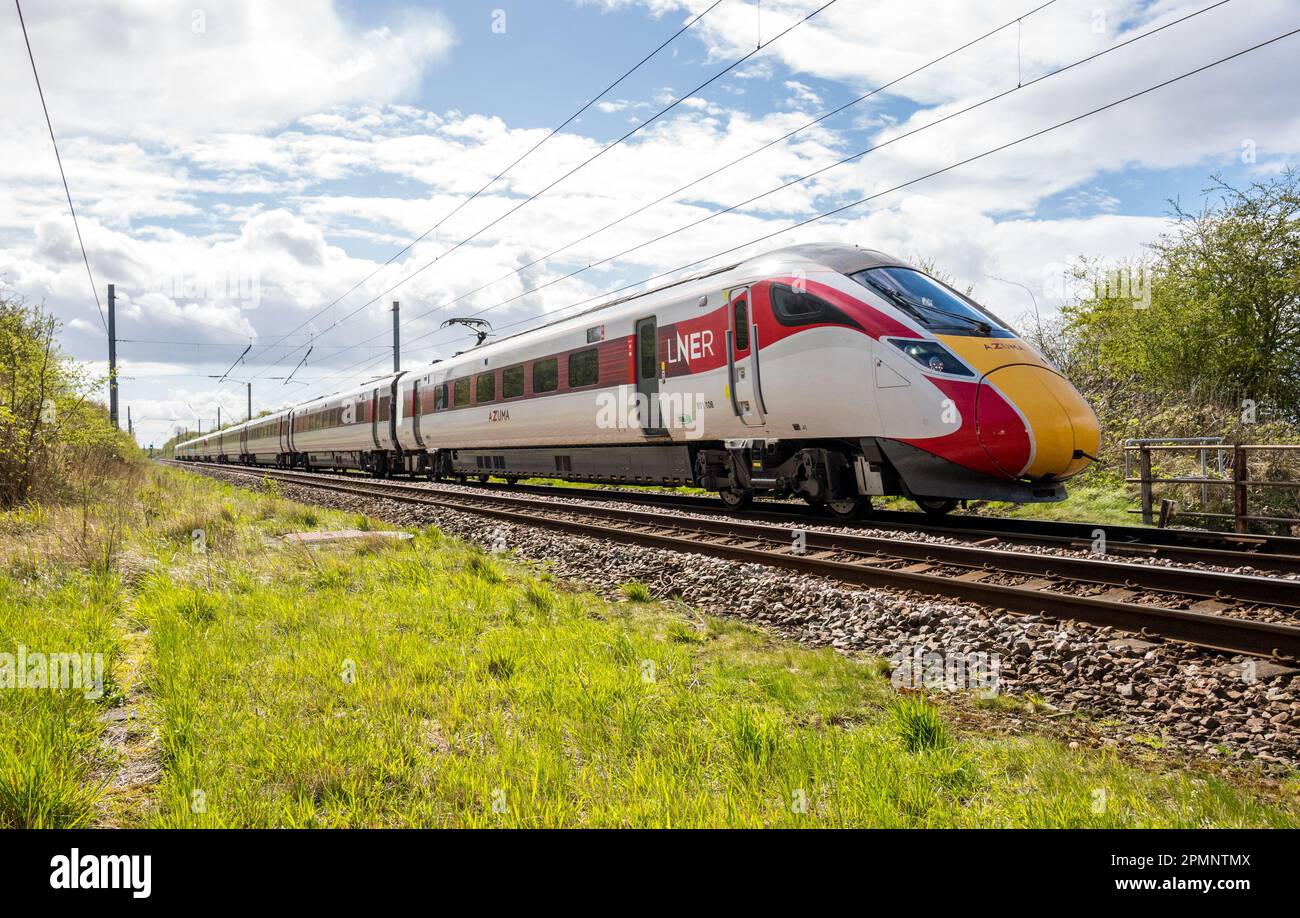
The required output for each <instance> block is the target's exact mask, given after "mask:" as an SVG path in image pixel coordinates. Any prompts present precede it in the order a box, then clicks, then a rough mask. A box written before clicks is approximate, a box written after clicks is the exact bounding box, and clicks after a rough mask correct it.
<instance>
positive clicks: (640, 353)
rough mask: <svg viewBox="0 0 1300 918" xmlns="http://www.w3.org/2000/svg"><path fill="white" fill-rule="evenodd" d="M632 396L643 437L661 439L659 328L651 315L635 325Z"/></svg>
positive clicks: (662, 431)
mask: <svg viewBox="0 0 1300 918" xmlns="http://www.w3.org/2000/svg"><path fill="white" fill-rule="evenodd" d="M636 394H637V411H638V421H639V423H640V424H641V432H642V433H644V434H645V435H646V436H647V437H661V436H663V435H664V434H665V433H666V432H667V431H665V430H664V428H663V425H662V423H660V417H659V329H658V324H657V323H656V321H655V317H654V316H650V317H649V318H647V319H638V320H637V323H636Z"/></svg>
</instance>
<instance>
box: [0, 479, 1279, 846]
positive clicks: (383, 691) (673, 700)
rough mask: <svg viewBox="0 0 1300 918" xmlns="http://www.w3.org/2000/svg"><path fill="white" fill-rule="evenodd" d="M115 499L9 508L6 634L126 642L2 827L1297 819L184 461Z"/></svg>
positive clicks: (709, 625) (883, 680)
mask: <svg viewBox="0 0 1300 918" xmlns="http://www.w3.org/2000/svg"><path fill="white" fill-rule="evenodd" d="M105 498H106V499H105V500H103V501H100V502H99V503H97V504H95V505H94V506H92V507H89V508H85V507H82V508H78V507H71V506H69V507H54V508H47V509H40V510H35V509H33V510H28V511H23V512H18V513H13V514H10V515H8V516H7V517H5V518H4V519H3V523H2V524H0V564H2V565H3V567H0V595H2V596H3V603H0V645H3V646H0V650H6V651H11V650H12V649H13V647H14V645H16V644H18V643H22V644H23V645H25V647H26V648H28V650H60V651H77V652H81V651H83V650H84V651H98V652H103V653H104V654H106V657H107V674H106V675H107V678H106V679H105V691H104V693H103V695H102V696H101V697H98V698H87V697H85V695H84V693H82V692H80V691H77V690H60V691H51V690H38V689H21V690H20V689H15V690H5V691H0V825H4V826H13V825H42V826H67V825H145V826H196V825H197V826H322V825H327V826H334V825H364V826H370V825H393V826H400V825H456V826H543V825H545V826H552V825H663V826H668V825H671V826H684V825H735V826H746V825H784V826H799V825H817V826H827V825H831V826H834V825H868V826H953V825H1029V826H1036V825H1047V826H1075V825H1078V826H1134V825H1137V826H1141V825H1185V826H1197V825H1231V826H1236V825H1295V824H1300V798H1298V797H1297V792H1300V782H1297V781H1296V780H1294V779H1293V780H1292V781H1290V782H1289V783H1281V784H1279V783H1276V782H1271V781H1270V782H1265V781H1263V780H1256V779H1254V778H1252V777H1250V776H1249V775H1247V774H1245V773H1240V772H1233V773H1224V774H1219V775H1215V774H1210V773H1199V772H1182V771H1178V772H1167V773H1161V772H1159V771H1156V770H1153V768H1148V767H1146V766H1139V765H1135V764H1132V763H1129V762H1125V761H1121V760H1119V759H1118V758H1116V757H1115V756H1114V755H1113V754H1109V753H1104V752H1098V751H1093V750H1089V749H1073V750H1072V749H1068V748H1065V747H1064V746H1063V745H1061V744H1060V743H1058V742H1056V741H1054V740H1051V739H1048V738H1042V737H1004V736H997V735H995V734H994V733H983V732H980V731H979V730H978V728H974V727H970V728H965V727H964V728H961V729H958V728H957V727H955V726H954V723H955V721H956V719H957V718H956V716H955V714H954V710H955V709H953V710H950V709H949V706H948V704H947V703H946V702H945V701H944V700H943V699H938V700H937V702H938V703H937V704H936V703H934V701H933V700H928V699H924V698H922V697H920V696H918V695H915V694H909V695H907V696H905V697H900V696H899V695H897V694H896V693H895V692H894V690H893V689H892V687H891V686H890V683H889V681H888V678H887V676H886V671H885V667H883V666H882V665H881V664H880V661H875V660H850V659H845V658H843V657H841V656H839V655H837V654H835V653H833V652H831V651H829V650H809V649H804V648H799V647H796V646H792V645H790V644H788V643H786V642H783V641H779V640H776V639H774V638H771V637H769V636H766V635H764V634H762V633H760V632H757V631H755V630H753V629H752V628H750V627H749V626H747V625H744V624H741V623H738V622H735V621H731V620H725V619H711V618H702V617H699V616H697V615H695V614H694V613H692V612H691V610H689V609H686V608H685V607H682V606H680V605H674V604H660V603H655V602H647V601H645V599H646V593H645V592H644V590H643V589H638V585H631V584H629V585H628V586H627V588H626V589H625V590H624V591H623V592H624V596H625V597H626V599H625V600H624V601H621V602H616V603H607V602H605V601H603V600H601V599H599V598H597V597H594V596H592V595H590V594H586V593H581V592H574V591H572V590H571V589H570V588H568V587H567V586H565V585H563V584H559V583H555V582H552V581H550V580H549V579H548V578H547V577H546V576H545V575H544V574H540V575H539V573H538V572H537V571H536V570H535V569H532V568H529V567H525V566H521V565H518V564H516V563H514V562H513V561H512V560H511V559H510V558H509V557H506V556H492V555H488V554H484V553H483V552H482V551H480V550H477V549H475V548H472V547H470V546H466V545H464V544H462V543H459V542H456V541H454V540H451V539H449V538H446V537H444V536H442V535H441V534H440V533H438V532H437V531H436V530H432V529H426V530H421V531H413V532H412V535H413V537H412V538H410V539H408V540H403V541H397V540H392V539H388V538H385V537H382V536H379V535H371V536H369V537H364V538H360V539H355V540H348V541H340V542H334V543H322V544H316V545H308V544H301V543H297V542H293V541H286V540H284V539H282V538H280V537H281V536H283V535H284V534H286V533H289V532H297V531H305V530H338V529H345V528H354V529H361V530H374V529H377V528H381V524H379V523H378V522H376V521H374V520H370V519H366V518H362V517H358V516H356V515H352V514H346V513H340V512H335V511H327V510H321V509H318V508H313V507H309V506H305V505H301V504H296V503H293V502H291V501H288V500H285V499H283V498H281V497H280V496H278V493H277V492H276V491H275V490H274V488H272V489H271V490H270V491H269V492H268V493H262V494H255V493H252V492H248V491H244V490H240V489H236V488H234V487H231V486H227V485H223V484H219V483H217V482H214V481H212V480H210V479H206V478H202V477H199V476H195V475H192V474H188V473H184V472H180V471H175V470H170V469H151V470H150V471H149V473H148V478H147V480H146V481H145V482H144V484H143V485H142V486H140V487H138V488H137V487H134V486H132V487H129V488H127V487H125V486H124V490H123V491H122V492H120V493H117V494H112V495H105ZM196 530H197V531H200V532H201V533H203V536H202V542H197V541H196V537H195V535H194V533H195V531H196ZM196 545H199V546H201V547H205V548H206V551H203V552H199V551H196V550H195V546H196ZM125 714H129V715H131V716H130V718H126V717H124V715H125ZM123 724H126V725H127V726H126V727H125V728H123V727H122V725H123Z"/></svg>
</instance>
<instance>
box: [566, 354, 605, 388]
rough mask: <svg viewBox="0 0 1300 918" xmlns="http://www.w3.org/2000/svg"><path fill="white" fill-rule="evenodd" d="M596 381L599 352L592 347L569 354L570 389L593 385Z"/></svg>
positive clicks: (598, 368) (598, 374)
mask: <svg viewBox="0 0 1300 918" xmlns="http://www.w3.org/2000/svg"><path fill="white" fill-rule="evenodd" d="M598 382H600V354H599V353H598V352H597V351H596V349H595V348H594V347H593V348H588V349H587V350H585V351H576V352H575V353H572V354H570V355H569V388H570V389H577V388H579V387H580V386H594V385H595V384H596V383H598Z"/></svg>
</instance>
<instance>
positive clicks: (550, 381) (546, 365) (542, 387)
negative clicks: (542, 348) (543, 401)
mask: <svg viewBox="0 0 1300 918" xmlns="http://www.w3.org/2000/svg"><path fill="white" fill-rule="evenodd" d="M558 388H560V359H559V358H558V357H546V358H544V359H542V360H535V361H533V391H534V392H554V391H555V390H556V389H558Z"/></svg>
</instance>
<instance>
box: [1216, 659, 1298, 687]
mask: <svg viewBox="0 0 1300 918" xmlns="http://www.w3.org/2000/svg"><path fill="white" fill-rule="evenodd" d="M1211 672H1213V673H1214V674H1215V675H1217V676H1224V677H1226V678H1228V679H1240V680H1242V681H1243V682H1250V681H1256V680H1267V679H1272V678H1273V677H1274V676H1294V675H1296V674H1297V673H1300V669H1297V668H1296V667H1294V666H1285V665H1283V664H1281V663H1274V662H1273V661H1272V660H1248V661H1246V662H1245V663H1225V664H1223V665H1222V666H1216V667H1214V669H1213V670H1211Z"/></svg>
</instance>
